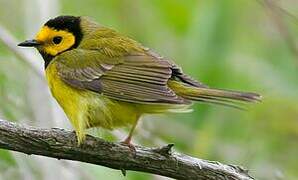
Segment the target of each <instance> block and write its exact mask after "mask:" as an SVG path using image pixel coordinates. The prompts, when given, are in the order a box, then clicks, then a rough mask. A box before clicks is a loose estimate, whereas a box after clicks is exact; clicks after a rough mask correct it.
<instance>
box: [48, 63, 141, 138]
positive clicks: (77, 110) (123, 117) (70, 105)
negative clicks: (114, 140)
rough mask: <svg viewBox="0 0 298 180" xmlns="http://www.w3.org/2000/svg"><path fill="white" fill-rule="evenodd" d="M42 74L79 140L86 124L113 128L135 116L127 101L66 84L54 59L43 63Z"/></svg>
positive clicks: (136, 114) (136, 113)
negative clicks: (46, 65) (43, 71)
mask: <svg viewBox="0 0 298 180" xmlns="http://www.w3.org/2000/svg"><path fill="white" fill-rule="evenodd" d="M46 78H47V81H48V85H49V88H50V90H51V92H52V95H53V96H54V97H55V99H56V100H57V102H58V103H59V105H60V106H61V107H62V108H63V110H64V112H65V114H66V115H67V117H68V119H69V120H70V122H71V124H72V125H73V127H74V129H75V131H76V134H77V136H78V141H79V142H81V141H82V140H83V139H84V137H85V129H87V128H89V127H95V126H100V127H103V128H107V129H113V128H115V127H119V126H126V125H129V124H132V123H133V122H134V121H135V120H136V118H137V117H138V114H139V112H138V110H137V109H136V107H135V105H133V104H131V103H125V102H119V101H116V100H112V99H109V98H107V97H105V96H103V95H100V94H98V93H94V92H91V91H88V90H80V89H76V88H73V87H71V86H69V85H67V84H66V83H64V82H63V81H62V80H61V79H60V77H59V75H58V73H57V68H56V64H55V62H52V63H51V64H49V66H48V67H47V69H46Z"/></svg>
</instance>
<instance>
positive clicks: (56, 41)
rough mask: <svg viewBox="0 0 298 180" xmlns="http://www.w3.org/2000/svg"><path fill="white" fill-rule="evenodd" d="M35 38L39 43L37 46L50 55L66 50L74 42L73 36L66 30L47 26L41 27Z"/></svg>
mask: <svg viewBox="0 0 298 180" xmlns="http://www.w3.org/2000/svg"><path fill="white" fill-rule="evenodd" d="M35 40H36V41H37V42H39V43H40V44H41V45H40V46H38V49H39V50H42V51H44V52H45V53H47V54H49V55H52V56H56V55H57V54H59V53H61V52H63V51H66V50H67V49H69V48H71V47H72V46H73V45H74V44H75V36H74V35H73V34H72V33H70V32H68V31H66V30H56V29H53V28H50V27H48V26H43V27H42V28H41V30H40V31H39V32H38V33H37V35H36V37H35Z"/></svg>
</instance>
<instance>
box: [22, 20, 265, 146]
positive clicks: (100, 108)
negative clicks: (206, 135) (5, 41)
mask: <svg viewBox="0 0 298 180" xmlns="http://www.w3.org/2000/svg"><path fill="white" fill-rule="evenodd" d="M18 46H22V47H34V48H36V49H37V50H38V52H39V53H40V54H41V56H42V58H43V60H44V68H45V76H46V80H47V83H48V86H49V89H50V91H51V93H52V95H53V97H54V98H55V99H56V101H57V102H58V104H59V105H60V106H61V107H62V109H63V110H64V112H65V114H66V116H67V117H68V119H69V120H70V123H71V125H72V126H73V128H74V130H75V132H76V137H77V143H78V144H79V145H80V144H81V143H83V142H84V140H85V137H86V130H87V129H89V128H93V127H95V128H105V129H109V130H113V129H115V128H120V127H130V131H129V134H128V136H127V138H126V139H125V140H124V141H123V143H124V144H126V145H128V146H130V147H133V144H132V143H131V139H132V135H133V132H134V130H135V128H136V126H137V123H138V121H139V120H140V118H141V117H142V116H143V115H145V114H156V113H167V112H177V113H179V112H188V111H189V110H190V109H191V106H192V104H193V102H203V103H211V104H220V105H226V106H232V107H236V108H238V107H239V106H237V102H246V103H251V102H258V101H260V100H261V96H260V95H259V94H257V93H252V92H241V91H234V90H223V89H217V88H210V87H208V86H207V85H205V84H203V83H202V82H200V81H197V80H195V79H194V78H192V77H190V76H189V75H187V74H185V73H184V72H183V71H182V69H181V68H180V67H179V66H178V65H176V64H175V63H174V62H173V61H172V60H171V59H168V58H165V57H162V56H161V55H159V54H158V53H156V52H154V51H153V50H151V49H149V48H147V47H145V46H143V45H142V44H141V43H139V42H137V41H135V40H133V39H132V38H130V37H128V36H126V35H123V34H121V33H119V32H117V31H116V30H114V29H112V28H109V27H105V26H103V25H101V24H99V23H97V22H95V21H94V20H92V19H91V18H89V17H85V16H71V15H64V16H58V17H55V18H53V19H50V20H48V21H47V22H46V23H45V24H44V25H43V26H42V27H41V29H40V30H39V32H38V33H37V34H36V36H35V38H33V39H30V40H26V41H24V42H22V43H19V44H18Z"/></svg>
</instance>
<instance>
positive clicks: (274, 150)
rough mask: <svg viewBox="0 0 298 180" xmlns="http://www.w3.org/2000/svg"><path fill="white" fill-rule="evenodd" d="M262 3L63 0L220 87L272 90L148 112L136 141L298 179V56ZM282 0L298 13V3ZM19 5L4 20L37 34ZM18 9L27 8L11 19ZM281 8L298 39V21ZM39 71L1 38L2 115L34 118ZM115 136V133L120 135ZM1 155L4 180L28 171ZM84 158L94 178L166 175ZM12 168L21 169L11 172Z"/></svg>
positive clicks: (66, 8)
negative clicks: (234, 103) (230, 103)
mask: <svg viewBox="0 0 298 180" xmlns="http://www.w3.org/2000/svg"><path fill="white" fill-rule="evenodd" d="M22 2H23V1H22ZM259 2H261V1H257V0H223V1H218V0H208V1H207V0H163V1H160V0H152V1H146V0H139V1H134V0H109V1H105V0H85V1H73V0H61V1H59V3H60V6H61V14H71V15H86V16H90V17H92V18H93V19H95V20H96V21H98V22H100V23H101V24H103V25H106V26H109V27H112V28H114V29H117V30H118V31H119V32H122V33H124V34H127V35H129V36H130V37H132V38H134V39H136V40H138V41H140V42H141V43H143V44H144V45H145V46H148V47H150V48H152V49H153V50H155V51H157V52H159V53H160V54H162V55H164V56H166V57H169V58H171V59H173V60H174V61H175V62H176V63H177V64H179V65H181V66H182V67H183V69H184V71H185V72H187V73H188V74H190V75H192V76H193V77H194V78H196V79H199V80H200V81H202V82H204V83H205V84H208V85H210V86H211V87H219V88H226V89H238V90H245V91H255V92H258V93H260V94H262V95H263V96H264V101H263V102H262V103H259V104H256V105H252V106H249V108H248V110H247V111H238V110H235V109H229V108H225V107H219V106H210V105H204V104H195V105H194V106H193V109H194V111H193V112H192V113H188V114H167V115H156V116H146V117H145V118H144V120H143V121H142V124H141V125H140V126H139V128H138V130H137V133H136V135H135V140H136V141H138V142H140V143H141V144H144V145H149V146H154V145H159V144H162V143H175V145H176V149H177V150H178V151H181V152H185V153H187V154H190V155H193V156H197V157H200V158H204V159H210V160H218V161H221V162H224V163H231V164H240V165H242V166H244V167H246V168H248V169H250V171H251V174H252V175H253V176H255V177H257V178H259V179H297V178H298V171H297V169H298V163H297V162H298V156H297V152H298V103H297V102H298V93H297V89H298V66H297V64H298V57H297V54H296V55H295V53H293V52H292V51H291V49H290V48H289V46H288V43H287V41H286V40H285V39H284V38H283V36H282V35H281V34H280V32H279V31H278V28H277V27H276V23H275V22H274V19H273V18H271V17H270V12H269V11H268V8H266V7H264V6H263V5H262V4H261V3H259ZM278 2H279V3H278V5H279V6H281V7H282V8H284V9H285V10H286V11H288V12H289V13H291V14H293V15H294V16H296V17H298V3H297V1H295V0H281V1H278ZM18 4H22V3H20V1H18V0H11V1H5V0H0V5H1V6H0V10H1V11H0V23H1V25H5V26H6V27H7V28H8V29H9V30H10V31H11V32H12V33H13V34H14V35H15V36H16V37H22V38H28V37H24V33H22V31H23V28H22V25H23V19H22V14H23V13H24V11H23V10H22V8H21V7H22V6H20V5H18ZM14 8H16V11H17V13H16V16H13V17H11V16H10V13H11V10H12V9H14ZM278 14H279V15H281V16H282V20H283V21H284V23H285V25H286V27H287V28H289V32H290V34H291V36H292V37H291V38H292V39H293V41H294V42H296V44H297V42H298V36H297V34H298V21H297V19H295V18H292V17H290V16H288V15H287V14H285V13H278ZM8 17H9V18H8ZM36 31H37V29H36ZM36 53H37V52H36ZM30 75H32V74H31V73H30V70H29V69H27V68H24V66H23V64H22V63H20V62H19V61H17V60H16V59H15V57H14V56H13V54H12V53H10V52H9V51H8V50H7V49H5V47H4V46H3V44H1V43H0V110H1V113H0V115H1V118H5V119H9V120H14V121H15V120H24V119H30V117H31V116H32V112H31V110H30V107H27V106H26V104H27V101H28V99H27V98H28V97H27V95H26V89H27V90H28V87H27V84H26V82H27V81H28V79H30ZM102 134H106V133H105V132H104V133H102ZM105 136H107V137H109V139H113V138H112V137H111V135H110V134H108V135H105ZM0 157H1V159H0V179H1V178H3V179H8V177H9V179H18V178H20V177H19V175H18V173H17V172H19V173H20V174H22V173H21V172H22V171H18V170H17V169H18V167H16V162H15V161H16V157H15V156H14V155H13V154H12V153H10V152H7V151H3V150H1V151H0ZM81 166H82V167H81V168H83V169H84V171H88V172H90V173H88V174H90V176H89V178H90V179H98V178H105V179H132V180H133V179H136V180H137V179H158V178H159V177H156V176H154V177H153V176H152V175H149V174H144V173H134V172H128V177H126V178H122V176H121V173H120V172H119V171H115V170H110V169H107V168H102V167H98V166H93V165H81ZM9 168H10V169H14V171H12V172H14V173H10V175H1V174H2V172H7V169H9ZM36 173H37V174H38V172H36ZM38 176H39V175H37V176H36V177H38ZM82 179H83V178H82Z"/></svg>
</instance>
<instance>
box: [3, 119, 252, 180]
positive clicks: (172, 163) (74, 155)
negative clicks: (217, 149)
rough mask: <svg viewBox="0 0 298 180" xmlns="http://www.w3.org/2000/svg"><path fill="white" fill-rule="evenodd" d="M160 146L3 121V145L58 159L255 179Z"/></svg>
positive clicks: (173, 174) (172, 174)
mask: <svg viewBox="0 0 298 180" xmlns="http://www.w3.org/2000/svg"><path fill="white" fill-rule="evenodd" d="M172 146H173V145H172V144H169V145H167V146H165V147H161V148H147V147H141V146H136V151H135V152H132V151H131V149H130V148H129V147H127V146H125V145H121V144H119V143H111V142H106V141H104V140H102V139H100V138H95V137H92V136H87V138H86V141H85V142H84V143H83V144H82V145H81V146H79V147H78V146H77V142H76V137H75V133H74V132H70V131H66V130H63V129H57V128H53V129H39V128H34V127H29V126H22V125H17V124H15V123H12V122H8V121H5V120H0V148H2V149H7V150H13V151H18V152H23V153H26V154H29V155H31V154H35V155H42V156H47V157H52V158H57V159H67V160H74V161H81V162H86V163H91V164H96V165H102V166H105V167H109V168H113V169H118V170H121V171H122V173H123V174H124V175H125V174H126V170H133V171H141V172H148V173H153V174H158V175H162V176H167V177H171V178H175V179H233V180H238V179H241V180H242V179H245V180H251V179H253V178H252V177H251V176H249V175H248V172H247V170H244V169H242V168H240V167H238V166H233V165H225V164H222V163H219V162H214V161H207V160H202V159H197V158H193V157H190V156H187V155H184V154H180V153H177V152H171V149H172Z"/></svg>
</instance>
